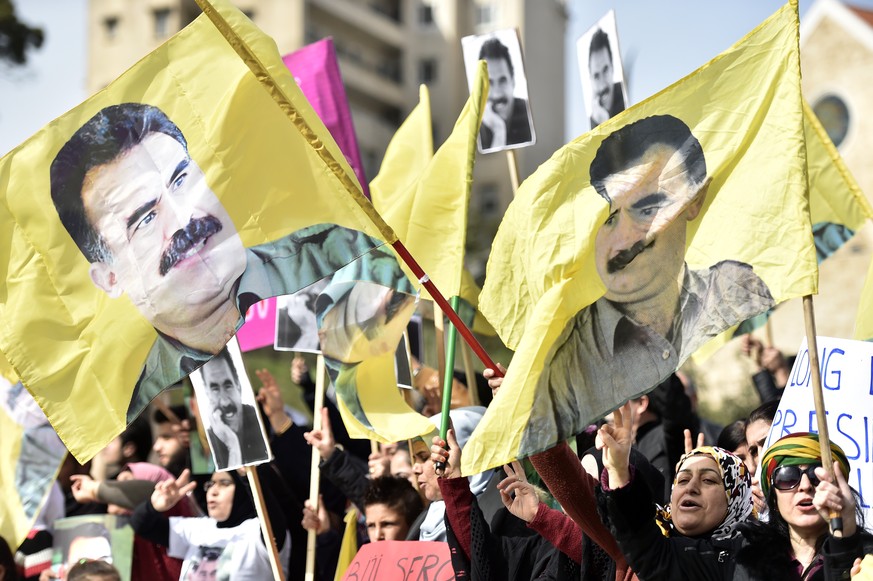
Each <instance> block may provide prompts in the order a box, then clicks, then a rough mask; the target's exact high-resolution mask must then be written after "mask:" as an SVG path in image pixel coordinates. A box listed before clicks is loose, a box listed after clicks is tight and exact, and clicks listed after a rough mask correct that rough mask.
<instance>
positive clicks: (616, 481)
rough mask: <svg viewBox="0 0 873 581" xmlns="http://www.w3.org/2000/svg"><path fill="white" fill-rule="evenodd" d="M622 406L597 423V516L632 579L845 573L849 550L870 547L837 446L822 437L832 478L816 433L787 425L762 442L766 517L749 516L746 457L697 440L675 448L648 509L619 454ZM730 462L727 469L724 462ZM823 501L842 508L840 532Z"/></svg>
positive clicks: (757, 579) (757, 580)
mask: <svg viewBox="0 0 873 581" xmlns="http://www.w3.org/2000/svg"><path fill="white" fill-rule="evenodd" d="M629 411H630V410H629V409H628V408H627V406H624V407H622V408H621V409H620V410H618V411H617V412H616V413H615V416H614V417H615V425H614V426H608V425H607V426H603V427H602V428H601V429H600V437H601V438H602V440H603V442H602V445H603V447H604V448H603V449H604V455H603V456H604V465H605V466H606V470H604V474H603V477H602V479H601V481H602V484H603V491H602V493H601V496H602V499H601V503H602V505H603V506H604V507H605V509H606V517H607V520H606V521H605V522H606V524H607V525H608V526H609V528H610V531H611V532H612V534H613V535H614V536H615V538H616V540H617V541H618V544H619V547H620V548H621V550H622V552H623V553H624V555H625V557H626V558H627V562H628V564H629V565H630V566H631V568H632V569H633V571H635V572H636V574H637V575H638V576H639V578H640V579H670V580H672V579H676V580H679V579H694V580H695V581H705V580H714V581H721V580H728V579H736V580H743V581H781V580H790V581H798V580H799V581H813V580H815V581H818V580H821V579H825V580H830V579H848V578H849V570H850V568H851V567H852V564H853V562H854V560H855V559H856V558H857V557H860V556H862V555H863V554H864V553H866V552H870V551H871V550H873V537H871V536H870V535H868V534H867V533H866V532H865V531H863V523H862V521H861V519H860V516H858V517H856V506H857V504H856V502H855V500H854V497H853V494H852V491H851V489H850V488H849V486H848V484H846V479H845V478H844V475H845V474H848V472H849V464H848V461H847V459H846V455H845V454H844V453H843V451H842V450H841V449H840V448H839V446H837V445H835V444H831V451H832V453H833V456H834V458H835V459H836V462H835V465H837V466H838V470H839V474H838V475H837V476H836V481H835V482H833V483H831V482H829V481H826V480H827V478H828V477H827V474H826V472H825V471H824V469H822V467H821V449H820V447H819V443H818V436H817V435H816V434H807V433H803V434H791V435H789V436H786V437H785V438H782V439H780V440H778V441H777V442H776V443H775V444H774V445H773V446H771V447H770V449H769V450H767V452H766V454H765V455H764V457H763V459H762V470H763V473H762V477H761V480H762V488H763V492H764V494H765V498H766V499H767V502H768V506H769V509H770V520H769V522H767V523H762V522H759V521H757V520H755V519H749V518H748V517H750V516H751V513H752V505H751V497H750V495H749V490H748V487H749V484H748V482H749V477H748V475H747V474H746V473H745V466H744V465H742V463H741V462H740V460H739V459H738V458H736V457H735V456H733V454H730V453H729V452H726V451H724V450H721V449H719V448H708V447H702V448H696V449H694V450H693V451H692V452H691V453H689V454H686V455H685V456H683V457H682V459H681V460H680V461H679V464H678V466H677V469H676V480H675V481H674V483H673V491H672V494H671V504H670V507H668V509H667V510H656V509H658V507H657V505H654V504H653V503H652V501H651V496H650V495H648V494H647V492H646V490H645V487H641V486H639V484H637V483H636V482H637V481H638V480H639V479H638V478H634V472H635V471H634V469H633V467H632V466H630V465H629V463H628V451H629V448H630V440H631V438H630V430H629V428H628V425H629V422H628V421H626V418H627V414H628V412H629ZM731 459H734V460H735V461H734V462H733V464H731V462H730V460H731ZM732 465H733V466H737V467H738V471H737V472H736V473H734V472H733V471H732V470H728V469H726V468H729V467H730V466H732ZM739 466H742V468H739ZM829 510H836V511H837V512H839V513H840V514H841V516H842V518H843V533H844V536H845V538H835V537H832V536H830V534H829V532H828V523H827V521H826V520H825V519H826V518H827V514H828V511H829ZM659 524H660V525H661V526H660V527H659V526H658V525H659ZM659 529H660V530H659Z"/></svg>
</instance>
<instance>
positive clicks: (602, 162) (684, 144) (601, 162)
mask: <svg viewBox="0 0 873 581" xmlns="http://www.w3.org/2000/svg"><path fill="white" fill-rule="evenodd" d="M655 145H666V146H667V147H670V148H672V149H675V150H676V151H677V152H679V153H680V154H682V157H683V160H684V163H685V171H686V172H687V175H688V181H689V183H692V184H694V185H702V184H703V183H704V181H705V180H706V158H705V157H704V156H703V148H702V147H701V145H700V141H698V140H697V138H696V137H694V135H692V134H691V129H689V127H688V125H686V124H685V122H683V121H682V120H680V119H678V118H676V117H673V116H672V115H653V116H651V117H644V118H643V119H640V120H638V121H634V122H633V123H629V124H628V125H625V126H624V127H619V128H618V129H616V130H615V131H613V132H612V133H610V134H609V135H608V136H607V137H606V139H604V140H603V142H601V144H600V147H598V148H597V153H596V154H595V155H594V161H592V162H591V167H590V168H589V177H590V180H591V185H592V186H594V188H595V189H596V190H597V193H598V194H600V195H601V196H603V198H604V199H605V200H606V201H607V202H609V203H610V204H611V203H612V200H611V199H610V197H609V193H608V192H607V191H606V184H605V183H604V182H605V181H606V179H607V178H608V177H609V176H611V175H613V174H616V173H618V172H620V171H624V170H626V169H628V168H629V167H631V166H632V164H633V163H634V162H635V161H638V160H639V159H640V158H642V157H643V156H644V155H645V154H646V152H647V151H649V149H651V148H652V147H654V146H655Z"/></svg>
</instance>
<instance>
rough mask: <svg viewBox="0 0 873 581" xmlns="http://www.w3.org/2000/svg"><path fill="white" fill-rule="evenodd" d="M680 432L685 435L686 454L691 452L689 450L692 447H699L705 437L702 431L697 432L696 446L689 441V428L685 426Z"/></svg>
mask: <svg viewBox="0 0 873 581" xmlns="http://www.w3.org/2000/svg"><path fill="white" fill-rule="evenodd" d="M682 434H683V435H684V436H685V453H686V454H688V453H689V452H691V450H693V449H694V448H699V447H701V446H703V440H704V438H705V435H704V433H703V432H700V433H699V434H697V445H696V446H695V445H694V442H692V441H691V430H689V429H687V428H686V429H685V430H682Z"/></svg>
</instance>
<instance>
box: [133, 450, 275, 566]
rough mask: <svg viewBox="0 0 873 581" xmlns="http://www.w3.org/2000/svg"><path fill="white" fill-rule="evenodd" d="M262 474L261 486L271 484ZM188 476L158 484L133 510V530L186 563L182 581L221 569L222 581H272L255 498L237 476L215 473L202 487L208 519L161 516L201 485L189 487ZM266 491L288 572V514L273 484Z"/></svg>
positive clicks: (265, 498)
mask: <svg viewBox="0 0 873 581" xmlns="http://www.w3.org/2000/svg"><path fill="white" fill-rule="evenodd" d="M262 466H268V465H262ZM259 475H261V476H262V481H267V482H269V473H268V472H266V471H265V472H264V473H263V474H262V473H261V472H260V471H259ZM189 477H190V475H189V472H188V471H187V470H185V471H183V472H182V475H181V476H179V478H178V479H175V480H165V481H163V482H160V483H158V484H157V485H156V486H155V490H154V492H153V493H152V495H151V498H149V499H148V500H147V501H145V502H143V503H142V504H140V505H139V506H137V507H136V510H134V512H133V516H132V517H131V524H132V525H133V529H134V531H135V532H136V533H137V534H138V535H141V536H143V537H145V538H146V539H149V540H150V541H152V542H154V543H157V544H159V545H164V546H167V547H168V550H167V553H168V554H169V555H170V556H173V557H177V558H180V559H183V560H184V563H183V565H182V574H181V576H180V577H179V579H180V581H181V580H183V579H187V578H188V577H189V573H191V572H196V571H197V570H198V569H199V568H201V567H207V566H209V567H213V568H217V573H218V575H219V577H218V578H224V576H230V577H232V578H233V579H234V580H250V581H261V580H263V579H270V578H271V577H272V575H273V573H272V569H271V566H270V556H269V553H268V552H267V548H266V546H265V543H264V540H263V538H262V536H261V528H260V522H259V521H258V517H257V513H256V512H255V507H254V504H253V500H252V494H251V491H250V490H249V487H248V484H247V483H246V482H245V481H244V480H243V479H242V478H241V477H240V476H239V474H237V472H236V471H229V472H216V473H215V474H213V475H212V477H211V478H210V480H208V481H207V482H205V483H204V489H205V490H206V506H207V512H208V513H209V516H206V517H199V518H180V517H170V518H167V517H166V516H164V514H162V513H164V512H166V511H168V510H169V509H170V508H172V507H173V506H175V505H176V503H178V502H179V501H180V500H181V499H182V498H184V497H185V496H186V495H187V494H188V493H189V492H192V491H193V490H194V487H196V486H197V483H196V482H189ZM262 492H263V494H264V501H265V503H266V508H267V510H266V514H267V515H269V518H270V524H271V525H272V529H273V534H274V535H275V537H276V539H275V542H276V547H277V549H278V550H279V559H280V563H281V566H282V567H283V568H286V567H287V563H288V556H289V549H290V548H289V545H290V542H289V540H288V533H287V530H286V529H287V527H286V524H285V517H284V513H283V511H282V509H281V508H280V507H279V505H278V503H277V502H276V500H275V498H274V497H273V495H272V494H271V492H270V487H269V485H266V486H264V487H263V488H262ZM286 574H287V571H286ZM230 577H228V578H230Z"/></svg>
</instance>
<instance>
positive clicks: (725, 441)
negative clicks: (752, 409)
mask: <svg viewBox="0 0 873 581" xmlns="http://www.w3.org/2000/svg"><path fill="white" fill-rule="evenodd" d="M747 425H748V422H747V421H746V420H744V419H742V420H737V421H735V422H732V423H730V424H728V425H726V426H725V427H724V429H723V430H722V431H721V433H720V434H719V435H718V440H717V441H716V443H715V445H716V446H718V447H719V448H724V449H725V450H727V451H728V452H733V451H734V450H736V449H737V448H739V447H740V446H742V445H743V444H745V443H746V426H747Z"/></svg>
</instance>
